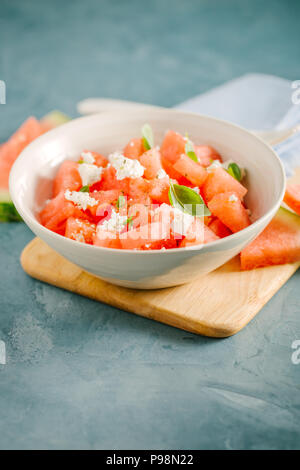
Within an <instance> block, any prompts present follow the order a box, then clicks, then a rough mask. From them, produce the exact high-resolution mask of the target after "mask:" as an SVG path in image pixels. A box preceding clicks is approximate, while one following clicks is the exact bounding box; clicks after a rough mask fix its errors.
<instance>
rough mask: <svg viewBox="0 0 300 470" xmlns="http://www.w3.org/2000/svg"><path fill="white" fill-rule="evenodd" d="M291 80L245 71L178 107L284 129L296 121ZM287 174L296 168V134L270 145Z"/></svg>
mask: <svg viewBox="0 0 300 470" xmlns="http://www.w3.org/2000/svg"><path fill="white" fill-rule="evenodd" d="M294 92H295V89H293V88H292V82H291V81H289V80H285V79H283V78H280V77H275V76H272V75H262V74H247V75H244V76H242V77H240V78H237V79H235V80H231V81H230V82H227V83H225V84H224V85H221V86H219V87H217V88H214V89H213V90H211V91H209V92H207V93H204V94H202V95H199V96H196V97H195V98H191V99H189V100H187V101H185V102H183V103H181V104H179V105H178V106H176V108H177V109H182V110H184V111H192V112H199V113H203V114H208V115H210V116H214V117H217V118H220V119H226V120H228V121H231V122H234V123H236V124H239V125H241V126H243V127H246V128H248V129H252V130H255V129H256V130H270V129H278V130H279V129H287V128H290V127H293V126H295V125H297V124H300V104H298V105H297V104H293V103H292V96H293V93H294ZM274 148H275V150H276V151H277V153H278V155H279V157H280V158H281V160H282V162H283V164H284V166H285V170H286V173H287V176H291V175H292V173H293V168H295V167H300V133H296V134H294V135H292V136H291V137H290V138H288V139H287V140H286V141H285V142H283V143H281V144H277V145H275V146H274Z"/></svg>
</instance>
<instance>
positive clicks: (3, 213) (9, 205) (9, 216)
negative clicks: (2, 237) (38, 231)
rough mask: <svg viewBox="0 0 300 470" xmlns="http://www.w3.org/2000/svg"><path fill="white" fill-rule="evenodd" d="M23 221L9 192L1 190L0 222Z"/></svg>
mask: <svg viewBox="0 0 300 470" xmlns="http://www.w3.org/2000/svg"><path fill="white" fill-rule="evenodd" d="M22 220H23V219H22V217H21V216H20V214H19V213H18V211H17V209H16V208H15V206H14V203H13V202H12V200H11V197H10V195H9V192H8V191H6V190H3V189H2V190H0V222H22Z"/></svg>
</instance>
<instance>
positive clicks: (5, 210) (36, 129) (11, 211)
mask: <svg viewBox="0 0 300 470" xmlns="http://www.w3.org/2000/svg"><path fill="white" fill-rule="evenodd" d="M67 120H69V118H68V117H67V116H66V115H64V114H63V113H60V111H53V112H52V113H49V114H48V115H47V116H45V117H44V118H42V119H41V121H38V120H37V119H36V118H34V117H29V118H28V119H27V120H26V121H25V122H24V123H23V124H22V125H21V127H20V128H19V129H18V130H17V131H16V132H15V133H14V134H13V135H12V136H11V137H10V139H9V140H8V141H7V142H5V143H4V144H2V145H1V146H0V222H19V221H21V220H22V219H21V217H20V216H19V214H18V213H17V211H16V209H15V207H14V205H13V202H12V200H11V198H10V195H9V192H8V180H9V173H10V170H11V167H12V165H13V163H14V162H15V160H16V159H17V157H18V156H19V155H20V153H21V152H22V150H24V148H25V147H26V146H27V145H28V144H30V143H31V142H32V141H33V140H34V139H36V138H37V137H39V136H40V135H41V134H43V133H44V132H46V131H47V130H49V129H52V128H53V127H56V126H58V125H60V124H63V123H64V122H66V121H67Z"/></svg>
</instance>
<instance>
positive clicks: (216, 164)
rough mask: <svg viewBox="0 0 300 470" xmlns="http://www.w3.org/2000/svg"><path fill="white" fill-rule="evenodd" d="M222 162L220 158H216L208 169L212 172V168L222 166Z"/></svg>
mask: <svg viewBox="0 0 300 470" xmlns="http://www.w3.org/2000/svg"><path fill="white" fill-rule="evenodd" d="M221 167H222V163H221V162H220V161H219V160H214V161H213V162H212V163H211V164H210V165H209V166H208V167H206V170H207V171H208V172H209V173H210V172H211V171H212V170H215V169H216V168H221Z"/></svg>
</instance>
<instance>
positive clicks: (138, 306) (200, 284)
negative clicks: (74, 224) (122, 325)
mask: <svg viewBox="0 0 300 470" xmlns="http://www.w3.org/2000/svg"><path fill="white" fill-rule="evenodd" d="M21 264H22V266H23V269H24V270H25V271H26V273H27V274H29V275H30V276H32V277H34V278H36V279H39V280H40V281H43V282H47V283H49V284H52V285H54V286H57V287H61V288H63V289H66V290H69V291H71V292H75V293H76V294H80V295H83V296H85V297H90V298H91V299H94V300H98V301H100V302H105V303H107V304H110V305H113V306H115V307H118V308H120V309H123V310H127V311H129V312H132V313H136V314H137V315H141V316H143V317H147V318H150V319H152V320H157V321H160V322H162V323H167V324H168V325H172V326H175V327H177V328H182V329H183V330H187V331H191V332H193V333H198V334H202V335H206V336H213V337H219V338H222V337H226V336H231V335H233V334H235V333H237V332H238V331H240V330H241V329H242V328H244V326H246V325H247V323H248V322H249V321H250V320H252V318H253V317H254V316H255V315H256V314H257V313H258V312H259V310H260V309H261V308H262V307H263V306H264V305H265V303H266V302H268V300H269V299H270V298H271V297H272V296H273V295H274V294H275V292H277V291H278V289H279V288H280V287H281V286H282V285H283V284H284V283H285V282H286V281H287V280H288V278H289V277H290V276H291V275H292V274H293V273H294V272H295V271H296V270H297V268H298V267H299V263H298V264H287V265H284V266H272V267H269V268H261V269H256V270H253V271H245V272H241V271H240V268H239V259H238V258H235V259H233V260H231V261H230V262H228V263H227V264H225V265H224V266H222V267H221V268H219V269H217V270H216V271H214V272H212V273H210V274H207V275H206V276H204V277H202V278H201V279H198V280H197V281H195V282H192V283H190V284H185V285H183V286H178V287H172V288H167V289H160V290H154V291H153V290H152V291H149V290H143V291H141V290H133V289H127V288H125V287H118V286H114V285H112V284H109V283H107V282H105V281H102V280H100V279H98V278H96V277H94V276H92V275H91V274H88V273H86V272H84V271H82V270H81V268H79V267H77V266H75V265H74V264H72V263H70V262H69V261H67V260H66V259H64V258H63V257H62V256H60V255H59V254H57V253H56V252H55V251H54V250H52V249H51V248H49V246H48V245H46V243H45V242H43V241H42V240H40V239H39V238H35V239H34V240H32V241H31V242H30V243H29V244H28V245H27V246H26V247H25V249H24V251H23V253H22V255H21Z"/></svg>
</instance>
